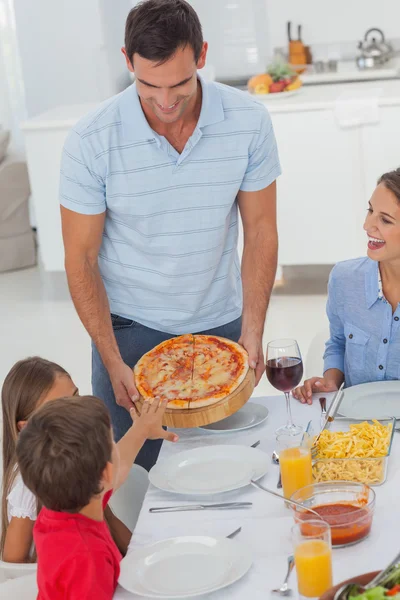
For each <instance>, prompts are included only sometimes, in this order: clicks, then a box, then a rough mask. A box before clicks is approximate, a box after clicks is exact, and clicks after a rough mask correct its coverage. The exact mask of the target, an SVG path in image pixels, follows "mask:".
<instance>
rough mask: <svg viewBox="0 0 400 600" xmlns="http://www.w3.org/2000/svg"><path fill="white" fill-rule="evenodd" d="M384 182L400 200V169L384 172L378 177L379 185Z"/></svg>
mask: <svg viewBox="0 0 400 600" xmlns="http://www.w3.org/2000/svg"><path fill="white" fill-rule="evenodd" d="M380 183H382V185H384V186H385V188H386V189H388V190H390V191H391V192H392V193H393V194H394V195H395V196H396V198H397V200H398V201H399V202H400V169H396V170H395V171H389V172H388V173H384V174H383V175H382V176H381V177H380V178H379V179H378V185H379V184H380Z"/></svg>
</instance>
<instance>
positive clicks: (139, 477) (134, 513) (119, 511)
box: [109, 465, 149, 532]
mask: <svg viewBox="0 0 400 600" xmlns="http://www.w3.org/2000/svg"><path fill="white" fill-rule="evenodd" d="M148 487H149V474H148V473H147V471H146V469H144V468H143V467H141V466H139V465H133V467H132V469H131V470H130V473H129V475H128V478H127V480H126V481H125V483H124V484H123V485H122V486H121V487H120V488H119V489H118V490H117V491H116V492H115V494H113V495H112V497H111V499H110V502H109V505H110V508H111V510H112V511H113V513H114V514H115V516H116V517H118V519H120V520H121V521H122V522H123V523H124V525H126V527H128V529H130V530H131V531H132V532H133V531H134V529H135V527H136V523H137V520H138V518H139V514H140V511H141V509H142V506H143V500H144V497H145V495H146V492H147V488H148Z"/></svg>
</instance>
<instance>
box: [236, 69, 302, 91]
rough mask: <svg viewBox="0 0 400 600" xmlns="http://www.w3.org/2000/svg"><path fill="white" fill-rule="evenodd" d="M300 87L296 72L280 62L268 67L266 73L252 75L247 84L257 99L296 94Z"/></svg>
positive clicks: (300, 83)
mask: <svg viewBox="0 0 400 600" xmlns="http://www.w3.org/2000/svg"><path fill="white" fill-rule="evenodd" d="M301 86H302V82H301V79H300V78H299V76H298V74H297V73H296V71H294V70H293V69H292V67H291V66H290V65H288V64H287V63H283V62H281V61H279V62H276V63H274V64H272V65H270V66H269V67H268V68H267V72H266V73H261V74H260V75H254V77H251V79H249V81H248V82H247V88H248V90H249V92H250V93H251V94H254V95H255V96H258V97H266V96H268V97H271V98H272V97H279V96H287V95H288V94H293V93H297V92H298V91H299V90H300V88H301Z"/></svg>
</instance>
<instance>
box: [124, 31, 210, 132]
mask: <svg viewBox="0 0 400 600" xmlns="http://www.w3.org/2000/svg"><path fill="white" fill-rule="evenodd" d="M122 51H123V52H124V54H125V57H126V61H127V65H128V68H129V70H130V71H132V72H133V73H135V76H136V87H137V91H138V94H139V96H140V99H141V101H142V104H143V105H144V108H145V109H146V108H147V109H149V110H150V111H151V112H152V113H153V115H154V116H156V117H157V118H158V119H159V120H160V121H162V122H163V123H166V124H168V123H175V122H176V121H177V120H178V119H180V118H181V117H182V116H183V115H184V113H185V112H186V110H187V108H188V105H189V104H191V102H192V101H194V100H195V98H196V94H197V69H201V68H203V67H204V65H205V60H206V54H207V43H206V42H205V43H204V45H203V49H202V52H201V55H200V58H199V60H198V61H197V63H196V62H195V60H194V55H193V49H192V47H191V46H186V47H185V48H179V49H178V50H177V51H176V53H175V54H174V55H173V56H172V57H171V58H170V59H169V60H168V61H167V62H166V63H163V64H161V65H157V63H154V62H152V61H150V60H147V59H146V58H142V57H141V56H139V54H134V56H133V64H132V63H131V62H130V60H129V59H128V57H127V55H126V52H125V49H124V48H123V49H122Z"/></svg>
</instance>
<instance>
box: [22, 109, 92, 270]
mask: <svg viewBox="0 0 400 600" xmlns="http://www.w3.org/2000/svg"><path fill="white" fill-rule="evenodd" d="M94 106H95V105H92V104H83V105H73V106H62V107H58V108H57V109H54V110H50V111H48V112H46V113H43V114H42V115H40V116H38V117H34V118H33V119H30V120H29V121H27V122H26V123H24V124H23V125H22V130H23V132H24V135H25V147H26V156H27V162H28V170H29V178H30V182H31V188H32V201H33V210H34V214H35V222H36V226H37V231H38V241H39V252H40V258H41V261H42V263H43V266H44V268H45V270H46V271H63V270H64V248H63V242H62V236H61V218H60V202H59V183H60V162H61V153H62V149H63V146H64V142H65V138H66V137H67V134H68V131H69V130H70V129H71V128H72V127H73V126H74V125H75V123H76V122H77V121H78V120H79V119H80V118H81V117H82V116H83V115H84V114H86V113H87V112H89V111H90V110H91V109H93V108H94Z"/></svg>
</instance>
